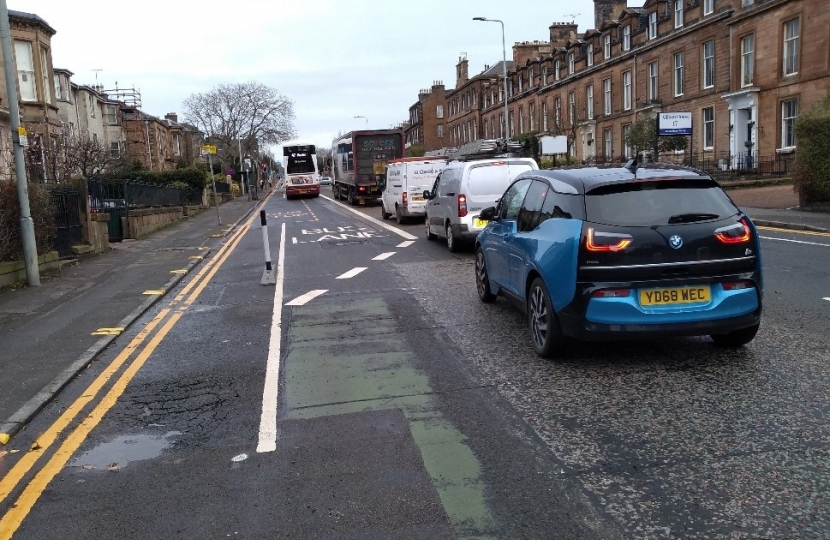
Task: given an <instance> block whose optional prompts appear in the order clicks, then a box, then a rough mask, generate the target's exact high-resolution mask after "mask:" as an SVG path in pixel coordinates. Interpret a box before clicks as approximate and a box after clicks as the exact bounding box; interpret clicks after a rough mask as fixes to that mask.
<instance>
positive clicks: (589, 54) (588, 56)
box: [585, 43, 594, 67]
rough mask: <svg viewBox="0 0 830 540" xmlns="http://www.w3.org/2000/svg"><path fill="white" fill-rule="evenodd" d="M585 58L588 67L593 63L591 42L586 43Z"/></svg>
mask: <svg viewBox="0 0 830 540" xmlns="http://www.w3.org/2000/svg"><path fill="white" fill-rule="evenodd" d="M585 60H586V62H588V67H591V66H593V65H594V45H593V43H589V44H588V48H587V51H586V52H585Z"/></svg>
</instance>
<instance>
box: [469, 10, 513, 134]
mask: <svg viewBox="0 0 830 540" xmlns="http://www.w3.org/2000/svg"><path fill="white" fill-rule="evenodd" d="M473 20H474V21H482V22H497V23H499V24H500V25H501V54H502V63H501V65H502V74H503V76H504V140H505V141H507V140H508V139H509V138H510V120H509V119H508V108H507V43H506V42H505V39H504V21H501V20H499V19H487V18H485V17H473Z"/></svg>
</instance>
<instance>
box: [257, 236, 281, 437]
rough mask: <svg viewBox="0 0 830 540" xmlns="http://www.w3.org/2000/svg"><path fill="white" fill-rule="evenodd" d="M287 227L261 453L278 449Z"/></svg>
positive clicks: (270, 348)
mask: <svg viewBox="0 0 830 540" xmlns="http://www.w3.org/2000/svg"><path fill="white" fill-rule="evenodd" d="M284 268H285V223H283V224H282V232H281V234H280V252H279V255H278V256H277V268H276V272H277V284H276V288H275V290H274V313H273V315H272V316H271V338H270V341H269V343H268V363H267V365H266V368H265V387H264V389H263V392H262V417H260V419H259V442H258V444H257V447H256V451H257V452H258V453H262V452H273V451H274V450H276V449H277V399H278V395H277V393H278V392H279V387H280V339H281V338H282V294H283V284H284V283H285V273H284Z"/></svg>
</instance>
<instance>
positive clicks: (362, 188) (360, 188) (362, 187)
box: [357, 186, 366, 191]
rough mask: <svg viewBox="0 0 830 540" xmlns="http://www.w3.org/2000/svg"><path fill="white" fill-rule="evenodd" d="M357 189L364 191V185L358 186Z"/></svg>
mask: <svg viewBox="0 0 830 540" xmlns="http://www.w3.org/2000/svg"><path fill="white" fill-rule="evenodd" d="M357 190H358V191H366V186H360V187H359V188H357Z"/></svg>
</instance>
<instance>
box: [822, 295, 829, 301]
mask: <svg viewBox="0 0 830 540" xmlns="http://www.w3.org/2000/svg"><path fill="white" fill-rule="evenodd" d="M822 300H827V301H828V302H830V296H825V297H824V298H822Z"/></svg>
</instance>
